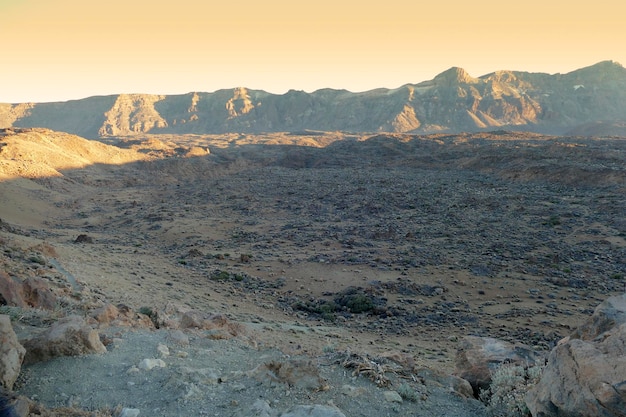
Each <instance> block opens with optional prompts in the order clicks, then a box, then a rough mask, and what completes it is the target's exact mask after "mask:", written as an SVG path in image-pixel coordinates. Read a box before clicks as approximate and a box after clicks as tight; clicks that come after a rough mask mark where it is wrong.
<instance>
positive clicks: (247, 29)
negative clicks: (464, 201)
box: [0, 0, 626, 103]
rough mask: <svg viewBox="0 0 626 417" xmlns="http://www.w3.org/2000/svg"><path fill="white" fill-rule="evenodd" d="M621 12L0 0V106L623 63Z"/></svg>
mask: <svg viewBox="0 0 626 417" xmlns="http://www.w3.org/2000/svg"><path fill="white" fill-rule="evenodd" d="M624 16H626V2H623V1H616V0H594V1H592V2H582V1H574V2H572V1H571V0H567V1H563V0H518V1H515V0H513V1H509V0H497V1H496V0H474V1H467V0H462V1H459V0H454V1H453V0H431V1H430V2H420V1H416V0H376V1H372V0H358V1H354V0H315V1H305V2H300V1H294V0H263V1H259V0H232V1H231V0H221V1H215V0H213V1H210V0H175V1H173V0H170V1H165V0H149V1H148V0H145V1H144V0H107V1H92V0H0V103H20V102H50V101H66V100H73V99H80V98H85V97H89V96H94V95H110V94H121V93H150V94H185V93H188V92H192V91H203V92H212V91H216V90H219V89H223V88H234V87H239V86H242V87H248V88H251V89H260V90H265V91H269V92H272V93H277V94H282V93H285V92H287V91H288V90H290V89H294V90H304V91H307V92H312V91H315V90H318V89H320V88H338V89H339V88H341V89H347V90H350V91H353V92H358V91H366V90H371V89H374V88H379V87H384V88H397V87H400V86H402V85H404V84H407V83H418V82H421V81H425V80H430V79H432V78H434V77H435V76H436V75H437V74H439V73H441V72H443V71H445V70H447V69H448V68H450V67H454V66H456V67H461V68H464V69H465V70H467V71H468V72H469V74H470V75H472V76H474V77H478V76H481V75H484V74H488V73H491V72H493V71H497V70H518V71H530V72H545V73H550V74H554V73H567V72H570V71H573V70H575V69H578V68H582V67H586V66H590V65H593V64H595V63H597V62H600V61H605V60H613V61H617V62H619V63H621V64H623V65H626V25H624Z"/></svg>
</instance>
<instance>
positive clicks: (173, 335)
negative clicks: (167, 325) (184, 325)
mask: <svg viewBox="0 0 626 417" xmlns="http://www.w3.org/2000/svg"><path fill="white" fill-rule="evenodd" d="M169 338H170V340H171V341H172V343H174V344H176V345H178V346H181V347H186V346H189V337H188V336H187V335H186V334H185V333H183V332H182V331H181V330H172V331H171V332H170V334H169Z"/></svg>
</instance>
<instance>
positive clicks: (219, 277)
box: [211, 270, 230, 281]
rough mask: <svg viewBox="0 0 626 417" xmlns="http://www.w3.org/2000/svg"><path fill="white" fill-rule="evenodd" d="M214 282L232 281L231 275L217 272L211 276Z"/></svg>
mask: <svg viewBox="0 0 626 417" xmlns="http://www.w3.org/2000/svg"><path fill="white" fill-rule="evenodd" d="M211 279H212V280H213V281H227V280H229V279H230V273H229V272H227V271H219V270H218V271H215V272H213V273H212V274H211Z"/></svg>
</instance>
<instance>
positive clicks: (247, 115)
mask: <svg viewBox="0 0 626 417" xmlns="http://www.w3.org/2000/svg"><path fill="white" fill-rule="evenodd" d="M624 114H626V69H624V67H622V66H621V65H620V64H618V63H615V62H611V61H604V62H600V63H598V64H595V65H592V66H590V67H586V68H582V69H579V70H576V71H573V72H570V73H567V74H553V75H550V74H543V73H528V72H517V71H496V72H494V73H491V74H487V75H484V76H481V77H478V78H474V77H472V76H470V75H469V74H468V73H467V72H466V71H465V70H463V69H461V68H451V69H449V70H447V71H445V72H443V73H441V74H439V75H437V76H436V77H435V78H434V79H432V80H430V81H425V82H422V83H419V84H406V85H404V86H402V87H399V88H397V89H391V90H389V89H376V90H371V91H366V92H360V93H352V92H349V91H345V90H332V89H322V90H318V91H315V92H312V93H306V92H303V91H295V90H291V91H289V92H287V93H285V94H281V95H277V94H271V93H268V92H265V91H261V90H250V89H246V88H243V87H239V88H234V89H225V90H219V91H215V92H212V93H203V92H193V93H189V94H183V95H169V96H167V95H147V94H120V95H116V96H106V97H89V98H85V99H82V100H74V101H68V102H58V103H19V104H0V128H2V127H4V128H7V127H45V128H49V129H54V130H59V131H65V132H69V133H73V134H77V135H80V136H83V137H87V138H99V137H110V136H127V135H134V134H139V133H153V134H154V133H172V134H186V133H193V134H215V133H225V132H243V133H259V132H280V131H283V132H286V131H300V130H304V129H310V130H320V131H352V132H414V133H433V132H461V131H478V130H483V129H493V128H507V129H514V130H523V131H534V132H543V133H564V132H568V131H572V130H573V129H576V128H577V127H578V126H581V125H588V124H589V123H596V122H599V121H623V119H624V117H625V116H624Z"/></svg>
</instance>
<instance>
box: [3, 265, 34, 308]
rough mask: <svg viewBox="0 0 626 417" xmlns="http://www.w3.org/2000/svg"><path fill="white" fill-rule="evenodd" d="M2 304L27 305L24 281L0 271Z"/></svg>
mask: <svg viewBox="0 0 626 417" xmlns="http://www.w3.org/2000/svg"><path fill="white" fill-rule="evenodd" d="M0 305H9V306H15V307H22V308H24V307H27V306H28V305H27V304H26V301H25V300H24V290H23V288H22V283H21V282H19V281H17V280H16V279H14V278H11V277H10V276H9V274H7V273H6V272H4V271H0Z"/></svg>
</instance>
